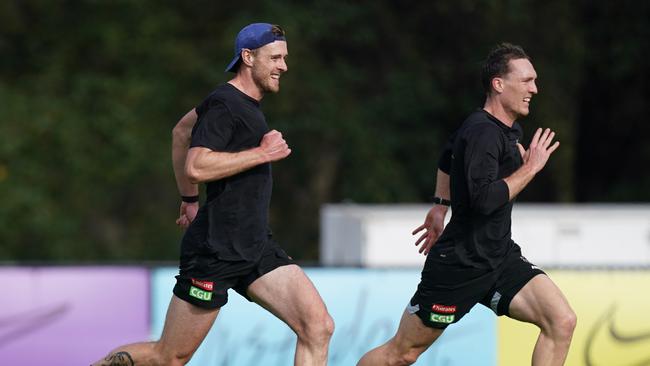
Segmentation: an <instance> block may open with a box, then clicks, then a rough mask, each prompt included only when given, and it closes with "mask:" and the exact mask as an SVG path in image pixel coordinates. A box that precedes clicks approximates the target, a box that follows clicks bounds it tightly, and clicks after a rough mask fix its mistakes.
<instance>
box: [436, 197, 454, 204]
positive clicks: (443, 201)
mask: <svg viewBox="0 0 650 366" xmlns="http://www.w3.org/2000/svg"><path fill="white" fill-rule="evenodd" d="M433 203H435V204H436V205H443V206H451V201H450V200H446V199H444V198H440V197H433Z"/></svg>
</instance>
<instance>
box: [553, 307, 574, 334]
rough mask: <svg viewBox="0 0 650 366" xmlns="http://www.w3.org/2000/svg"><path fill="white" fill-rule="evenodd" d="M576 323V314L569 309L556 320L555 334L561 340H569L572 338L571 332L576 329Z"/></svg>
mask: <svg viewBox="0 0 650 366" xmlns="http://www.w3.org/2000/svg"><path fill="white" fill-rule="evenodd" d="M577 323H578V317H577V316H576V313H575V312H574V311H573V310H572V309H571V308H569V309H567V310H565V311H564V312H563V314H562V316H561V317H560V318H559V319H558V320H557V322H556V329H557V332H558V333H559V334H560V336H561V338H563V339H568V340H570V339H571V337H572V336H573V331H574V330H575V329H576V324H577Z"/></svg>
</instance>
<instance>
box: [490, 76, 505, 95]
mask: <svg viewBox="0 0 650 366" xmlns="http://www.w3.org/2000/svg"><path fill="white" fill-rule="evenodd" d="M492 89H494V91H495V92H497V93H498V94H501V93H503V79H501V78H492Z"/></svg>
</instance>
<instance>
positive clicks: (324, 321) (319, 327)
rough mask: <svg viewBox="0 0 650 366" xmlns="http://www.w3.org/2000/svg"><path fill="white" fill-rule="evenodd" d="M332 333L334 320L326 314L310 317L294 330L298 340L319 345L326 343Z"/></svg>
mask: <svg viewBox="0 0 650 366" xmlns="http://www.w3.org/2000/svg"><path fill="white" fill-rule="evenodd" d="M333 333H334V320H333V319H332V317H331V316H330V315H329V314H328V313H327V311H325V312H324V314H322V315H319V316H314V317H311V318H310V320H307V321H306V322H304V323H303V324H302V326H300V327H299V329H296V334H297V335H298V338H301V339H302V340H304V341H307V342H309V343H315V344H321V343H328V342H329V340H330V338H332V334H333Z"/></svg>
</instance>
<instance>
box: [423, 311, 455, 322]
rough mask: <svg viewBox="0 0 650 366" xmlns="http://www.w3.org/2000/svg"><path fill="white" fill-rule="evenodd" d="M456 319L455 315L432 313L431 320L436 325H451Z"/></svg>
mask: <svg viewBox="0 0 650 366" xmlns="http://www.w3.org/2000/svg"><path fill="white" fill-rule="evenodd" d="M455 318H456V316H455V315H443V314H437V313H431V317H430V318H429V319H430V320H431V321H432V322H434V323H445V324H451V323H453V322H454V319H455Z"/></svg>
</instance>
